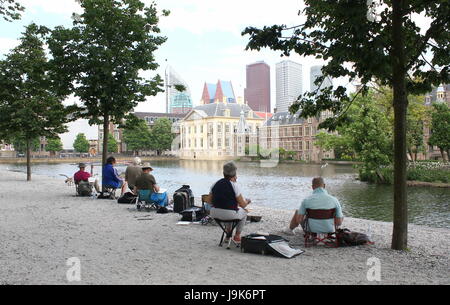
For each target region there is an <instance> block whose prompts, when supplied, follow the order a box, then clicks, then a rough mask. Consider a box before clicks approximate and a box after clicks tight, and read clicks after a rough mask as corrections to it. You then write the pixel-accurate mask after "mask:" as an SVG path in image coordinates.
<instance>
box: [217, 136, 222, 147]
mask: <svg viewBox="0 0 450 305" xmlns="http://www.w3.org/2000/svg"><path fill="white" fill-rule="evenodd" d="M217 147H218V148H221V147H222V139H221V138H218V139H217Z"/></svg>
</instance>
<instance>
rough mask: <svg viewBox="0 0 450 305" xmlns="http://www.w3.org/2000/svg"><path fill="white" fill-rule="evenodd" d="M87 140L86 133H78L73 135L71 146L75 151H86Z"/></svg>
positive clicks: (87, 148) (87, 147) (87, 146)
mask: <svg viewBox="0 0 450 305" xmlns="http://www.w3.org/2000/svg"><path fill="white" fill-rule="evenodd" d="M89 146H90V145H89V141H88V140H87V139H86V135H85V134H84V133H79V134H77V136H76V137H75V141H74V142H73V148H74V149H75V151H76V152H79V153H87V152H88V151H89Z"/></svg>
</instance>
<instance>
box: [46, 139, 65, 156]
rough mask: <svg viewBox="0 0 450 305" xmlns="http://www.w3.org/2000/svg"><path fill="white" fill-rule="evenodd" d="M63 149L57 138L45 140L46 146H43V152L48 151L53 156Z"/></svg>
mask: <svg viewBox="0 0 450 305" xmlns="http://www.w3.org/2000/svg"><path fill="white" fill-rule="evenodd" d="M62 149H63V144H62V142H61V138H60V137H59V136H56V137H53V138H49V139H48V140H47V145H46V146H45V150H46V151H49V152H50V153H51V154H53V155H54V154H55V153H56V152H59V151H61V150H62Z"/></svg>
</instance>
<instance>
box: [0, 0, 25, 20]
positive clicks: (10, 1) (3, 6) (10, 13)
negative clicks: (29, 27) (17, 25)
mask: <svg viewBox="0 0 450 305" xmlns="http://www.w3.org/2000/svg"><path fill="white" fill-rule="evenodd" d="M24 10H25V8H24V7H23V6H22V5H20V4H19V3H17V2H16V1H14V0H0V15H1V16H2V17H3V19H4V20H6V21H12V20H17V19H20V17H21V16H20V12H23V11H24Z"/></svg>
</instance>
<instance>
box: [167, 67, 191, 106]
mask: <svg viewBox="0 0 450 305" xmlns="http://www.w3.org/2000/svg"><path fill="white" fill-rule="evenodd" d="M175 85H183V86H184V87H185V88H186V90H185V91H183V92H180V91H178V90H177V89H175ZM166 90H167V92H166V112H168V113H187V112H189V111H190V110H191V109H192V99H191V91H190V90H189V86H188V85H187V83H186V82H185V81H184V80H183V79H182V78H181V77H180V76H179V75H178V73H177V72H175V70H174V69H173V68H172V67H171V66H167V68H166Z"/></svg>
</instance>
